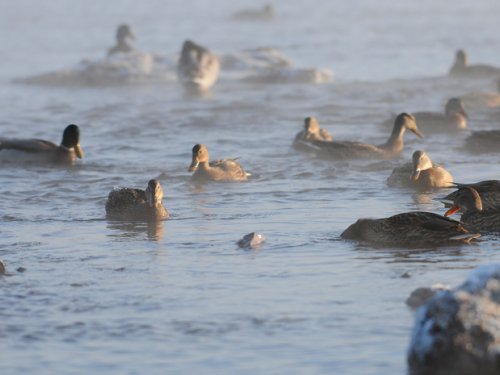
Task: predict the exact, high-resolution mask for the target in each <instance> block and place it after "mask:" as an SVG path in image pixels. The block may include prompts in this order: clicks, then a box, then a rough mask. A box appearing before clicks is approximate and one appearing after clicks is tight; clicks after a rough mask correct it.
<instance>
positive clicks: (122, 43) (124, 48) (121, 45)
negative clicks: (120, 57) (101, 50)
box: [108, 24, 135, 56]
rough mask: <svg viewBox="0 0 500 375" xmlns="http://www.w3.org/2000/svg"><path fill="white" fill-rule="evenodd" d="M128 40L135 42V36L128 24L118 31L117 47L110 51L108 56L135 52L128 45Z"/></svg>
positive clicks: (120, 27)
mask: <svg viewBox="0 0 500 375" xmlns="http://www.w3.org/2000/svg"><path fill="white" fill-rule="evenodd" d="M128 40H135V35H134V33H132V29H131V28H130V26H129V25H127V24H122V25H120V26H118V29H117V30H116V45H115V46H113V47H111V48H110V49H109V51H108V56H111V55H114V54H116V53H120V52H121V53H127V52H131V51H133V50H134V48H133V47H132V46H130V45H129V44H128Z"/></svg>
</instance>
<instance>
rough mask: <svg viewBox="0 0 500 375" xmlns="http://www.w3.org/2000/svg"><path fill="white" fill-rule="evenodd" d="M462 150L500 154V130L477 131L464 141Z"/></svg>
mask: <svg viewBox="0 0 500 375" xmlns="http://www.w3.org/2000/svg"><path fill="white" fill-rule="evenodd" d="M464 148H465V149H466V150H467V151H470V152H474V153H479V154H480V153H485V152H500V130H478V131H474V132H472V133H471V134H470V135H469V136H468V137H467V138H466V139H465V144H464Z"/></svg>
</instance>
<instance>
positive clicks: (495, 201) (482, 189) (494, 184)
mask: <svg viewBox="0 0 500 375" xmlns="http://www.w3.org/2000/svg"><path fill="white" fill-rule="evenodd" d="M453 185H454V186H456V187H457V188H458V189H461V188H467V187H470V188H473V189H474V190H475V191H476V192H477V193H478V194H479V196H480V197H481V203H482V206H483V210H485V211H488V210H491V209H494V210H500V180H485V181H480V182H475V183H471V184H463V183H458V182H454V183H453ZM458 191H459V190H456V191H454V192H453V193H450V194H448V195H447V196H446V197H444V198H443V202H444V203H445V205H447V206H448V204H447V202H453V201H454V200H455V199H456V198H457V195H458Z"/></svg>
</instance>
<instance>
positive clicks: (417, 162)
mask: <svg viewBox="0 0 500 375" xmlns="http://www.w3.org/2000/svg"><path fill="white" fill-rule="evenodd" d="M387 183H388V185H389V186H403V187H414V188H416V189H418V190H427V189H433V188H447V187H451V186H453V184H452V183H453V176H452V175H451V174H450V173H449V172H448V171H447V170H446V169H444V168H443V167H441V166H440V165H438V164H434V163H433V162H432V160H431V158H430V157H429V155H428V154H427V153H426V152H425V151H422V150H417V151H415V152H414V153H413V156H412V162H411V163H408V164H405V165H403V166H401V167H398V168H395V169H394V170H393V171H392V174H391V175H390V176H389V178H388V179H387Z"/></svg>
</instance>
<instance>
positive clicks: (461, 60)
mask: <svg viewBox="0 0 500 375" xmlns="http://www.w3.org/2000/svg"><path fill="white" fill-rule="evenodd" d="M454 66H455V67H460V68H462V67H466V66H467V54H466V53H465V51H464V50H462V49H459V50H458V51H457V52H456V53H455V64H454Z"/></svg>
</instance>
